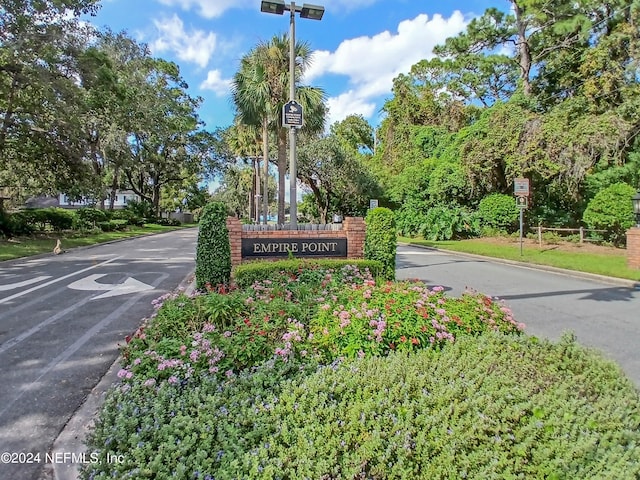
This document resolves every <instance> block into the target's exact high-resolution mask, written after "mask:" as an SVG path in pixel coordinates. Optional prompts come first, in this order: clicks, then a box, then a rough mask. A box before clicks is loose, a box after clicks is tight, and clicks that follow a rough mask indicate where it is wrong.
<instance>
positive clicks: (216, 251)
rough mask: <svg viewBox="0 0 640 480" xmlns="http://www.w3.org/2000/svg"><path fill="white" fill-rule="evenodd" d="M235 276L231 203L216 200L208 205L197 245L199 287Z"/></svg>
mask: <svg viewBox="0 0 640 480" xmlns="http://www.w3.org/2000/svg"><path fill="white" fill-rule="evenodd" d="M230 278H231V245H230V244H229V230H228V229H227V207H226V206H225V204H224V203H221V202H212V203H209V204H207V205H206V206H205V207H204V210H203V212H202V217H201V218H200V228H199V231H198V246H197V248H196V288H197V289H198V290H204V289H205V288H206V287H207V285H209V286H214V287H215V286H216V285H228V284H229V280H230Z"/></svg>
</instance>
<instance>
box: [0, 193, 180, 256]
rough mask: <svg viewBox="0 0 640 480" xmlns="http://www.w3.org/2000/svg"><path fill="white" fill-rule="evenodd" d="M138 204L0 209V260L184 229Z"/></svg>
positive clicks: (177, 222)
mask: <svg viewBox="0 0 640 480" xmlns="http://www.w3.org/2000/svg"><path fill="white" fill-rule="evenodd" d="M137 210H139V208H138V206H136V205H132V206H130V207H129V208H127V209H124V210H116V211H108V210H101V209H97V208H81V209H78V210H65V209H62V208H42V209H31V210H20V211H16V212H14V213H3V212H0V261H3V260H11V259H14V258H20V257H26V256H30V255H37V254H40V253H51V252H52V251H53V249H54V247H55V246H56V243H57V241H58V240H60V242H61V248H62V250H67V249H69V248H74V247H80V246H87V245H95V244H98V243H105V242H110V241H113V240H119V239H123V238H130V237H136V236H140V235H146V234H150V233H161V232H165V231H170V230H175V229H176V228H183V227H185V226H188V225H184V226H183V225H181V223H180V222H179V221H177V220H173V219H163V218H155V217H143V216H140V215H138V214H137Z"/></svg>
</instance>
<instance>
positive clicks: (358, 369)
mask: <svg viewBox="0 0 640 480" xmlns="http://www.w3.org/2000/svg"><path fill="white" fill-rule="evenodd" d="M639 427H640V407H639V401H638V392H637V390H636V389H635V387H634V386H633V384H632V383H631V382H630V381H629V380H627V379H625V378H624V377H623V376H622V375H621V373H620V370H619V368H618V367H617V366H615V365H614V363H613V362H611V361H608V360H604V359H603V358H602V357H601V356H600V355H598V354H595V353H593V352H591V351H589V350H586V349H584V348H583V347H580V346H579V345H578V344H577V343H576V342H575V339H573V338H571V337H564V338H563V339H562V341H561V342H559V343H558V344H552V343H550V342H547V341H540V340H537V339H536V338H525V337H520V338H518V337H511V336H503V335H498V334H488V335H484V336H482V337H479V338H471V337H466V338H461V339H460V340H459V341H458V342H456V343H455V344H453V345H449V346H448V347H447V348H445V349H443V350H442V351H441V352H436V351H434V350H423V351H420V352H416V353H407V352H400V353H392V354H391V355H389V356H386V357H375V356H371V357H366V358H363V359H353V360H349V361H343V362H340V361H335V362H333V363H331V364H330V365H326V366H321V367H318V366H317V365H316V363H314V361H313V360H309V361H306V362H305V363H302V364H300V363H298V362H296V361H295V360H291V361H289V362H282V361H280V360H270V361H268V362H267V363H265V364H263V365H261V366H259V367H257V368H254V369H251V370H250V371H247V372H244V373H242V374H241V375H238V376H233V377H232V378H231V379H229V380H227V379H224V380H222V379H219V378H211V377H201V376H191V377H187V378H184V379H175V380H174V381H172V382H163V383H161V384H156V383H155V382H151V381H142V380H141V381H133V382H131V383H128V384H125V385H122V386H121V387H119V388H116V389H114V390H112V392H111V393H110V395H109V396H108V398H107V400H106V402H105V404H104V407H103V408H102V411H101V413H100V419H99V420H98V421H97V422H96V427H95V429H94V431H93V432H92V433H91V435H90V437H89V443H88V445H89V451H90V452H92V453H94V454H96V455H98V456H99V458H100V459H101V460H102V461H98V462H92V463H90V464H87V465H85V466H84V467H83V472H82V478H85V479H88V478H92V479H96V480H97V479H107V478H113V477H118V478H129V477H131V478H217V479H229V480H230V479H232V478H247V479H257V478H260V479H276V478H289V479H294V478H295V479H298V478H300V479H303V478H313V479H329V478H335V479H357V478H363V479H366V478H372V479H398V480H413V479H416V478H469V479H481V478H548V479H552V478H555V479H578V478H612V479H614V478H615V479H621V478H638V476H640V449H638V448H637V446H638V444H639V443H640V428H639ZM108 455H111V456H113V455H118V456H119V459H120V460H121V461H118V462H116V463H114V462H109V461H108V458H109V457H108Z"/></svg>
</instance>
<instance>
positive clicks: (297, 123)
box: [282, 100, 304, 127]
mask: <svg viewBox="0 0 640 480" xmlns="http://www.w3.org/2000/svg"><path fill="white" fill-rule="evenodd" d="M303 123H304V120H303V118H302V105H300V104H299V103H298V102H296V101H295V100H292V101H290V102H287V103H285V104H284V106H283V107H282V125H283V126H285V127H302V125H303Z"/></svg>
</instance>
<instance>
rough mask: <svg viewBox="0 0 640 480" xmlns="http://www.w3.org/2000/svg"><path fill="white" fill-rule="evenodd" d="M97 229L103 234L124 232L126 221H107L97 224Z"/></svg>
mask: <svg viewBox="0 0 640 480" xmlns="http://www.w3.org/2000/svg"><path fill="white" fill-rule="evenodd" d="M97 226H98V228H99V229H100V230H102V231H103V232H115V231H119V230H124V229H125V228H126V227H127V221H126V220H108V221H106V222H98V224H97Z"/></svg>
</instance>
